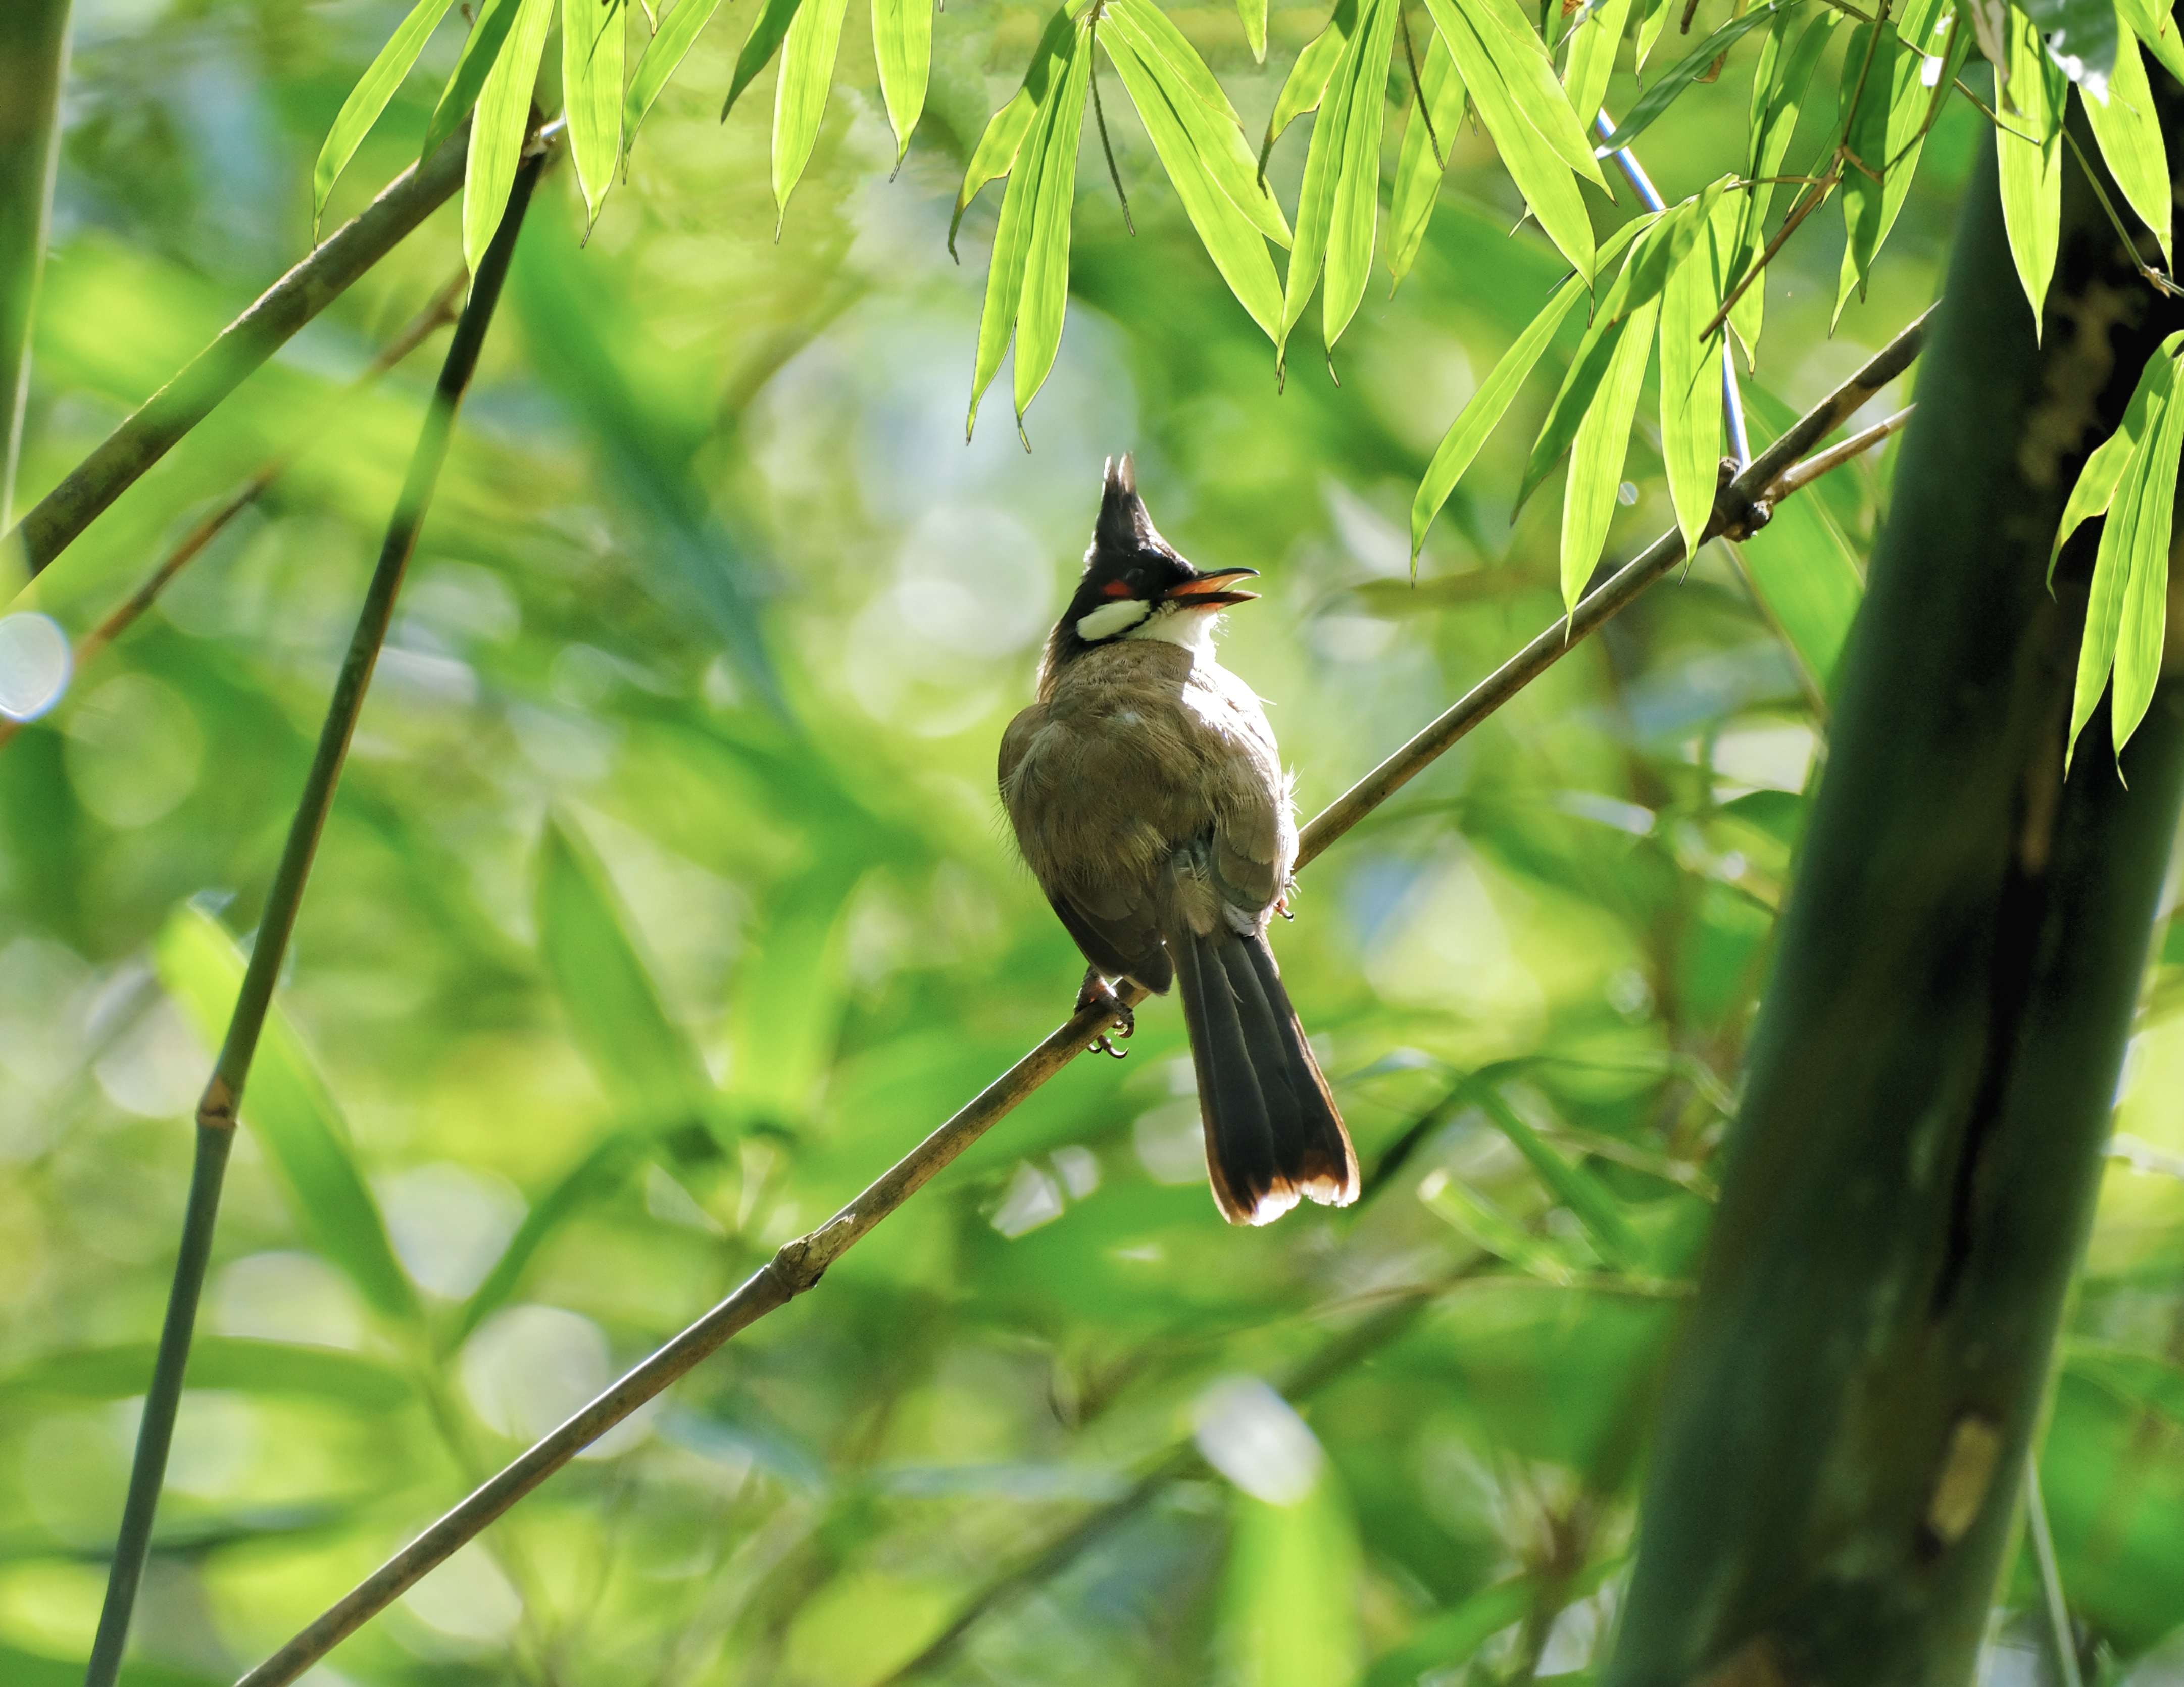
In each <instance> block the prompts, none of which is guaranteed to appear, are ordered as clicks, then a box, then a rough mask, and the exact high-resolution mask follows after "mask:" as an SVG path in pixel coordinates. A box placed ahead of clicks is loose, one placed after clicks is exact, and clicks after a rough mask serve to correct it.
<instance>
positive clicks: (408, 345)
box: [0, 273, 470, 749]
mask: <svg viewBox="0 0 2184 1687" xmlns="http://www.w3.org/2000/svg"><path fill="white" fill-rule="evenodd" d="M469 279H470V278H469V277H468V276H465V275H462V274H460V273H458V274H457V275H456V276H455V277H454V280H452V281H449V282H448V285H447V286H446V287H443V288H442V289H441V290H440V291H439V292H438V293H437V294H436V295H435V296H434V298H433V299H432V303H429V304H427V305H426V307H425V308H424V309H422V310H421V311H419V312H418V313H417V315H415V316H414V317H412V318H411V319H410V320H409V324H408V326H405V327H404V329H403V330H402V331H401V332H400V333H398V334H397V335H396V336H395V337H393V339H392V340H390V341H388V342H387V344H386V345H385V346H384V347H382V348H381V350H380V353H379V355H378V356H376V357H375V358H374V359H372V360H371V363H370V366H369V367H368V368H366V369H365V371H364V372H363V373H362V374H361V375H359V376H357V377H356V379H355V380H354V381H351V382H349V384H348V386H347V387H343V389H342V390H341V391H340V392H339V393H337V394H336V395H335V396H334V397H333V398H332V399H331V400H330V401H329V402H328V403H327V404H326V408H325V409H323V410H321V411H320V413H319V415H317V417H316V418H315V419H314V420H312V421H310V422H309V423H307V424H305V426H304V429H303V431H301V432H300V433H298V435H297V436H296V437H295V439H294V440H293V441H292V443H290V444H289V447H288V448H287V450H285V451H282V452H280V453H278V454H276V455H275V456H274V457H273V458H272V459H271V460H270V461H269V462H267V463H266V464H265V465H264V466H263V467H262V468H260V469H259V470H258V472H257V473H256V474H254V475H253V476H251V477H250V478H249V479H248V480H247V481H245V482H243V483H242V486H240V487H237V489H236V490H235V492H234V493H231V495H230V496H229V498H228V499H227V501H226V503H224V504H221V505H220V507H219V508H218V509H214V510H213V511H212V512H211V513H209V515H206V516H205V517H204V519H203V521H199V522H198V524H197V526H194V527H192V528H191V529H190V531H189V532H187V534H185V535H184V536H183V537H182V539H181V542H180V543H177V544H176V545H175V548H173V549H172V550H170V551H169V552H168V553H167V554H166V555H165V556H164V557H162V558H161V559H160V560H159V566H158V567H156V568H154V569H153V571H151V573H150V574H148V575H147V576H145V579H144V583H143V584H142V585H141V586H139V587H137V588H136V590H135V591H134V592H132V593H130V594H129V596H128V598H127V599H125V600H124V601H123V602H122V604H120V607H118V608H117V609H115V610H114V612H113V613H112V614H111V615H108V616H107V617H106V619H105V620H104V621H101V622H99V624H98V625H97V626H95V627H93V628H92V630H91V631H90V632H86V634H84V636H83V637H81V638H80V639H78V640H77V641H76V647H75V657H74V659H73V660H72V661H71V663H70V672H72V673H79V674H80V673H81V672H82V671H84V667H85V665H86V664H87V663H89V662H90V661H91V660H92V658H94V657H95V656H97V654H99V653H100V652H101V651H103V650H104V649H106V647H107V646H108V645H109V644H111V643H114V640H115V639H117V638H119V637H120V636H121V635H122V634H123V633H125V632H127V631H128V630H129V629H130V627H131V626H134V625H135V624H136V621H137V620H138V619H139V618H140V617H141V616H142V615H143V613H144V611H145V610H148V609H150V608H151V607H152V604H153V602H154V601H155V600H156V599H158V597H159V593H162V592H164V590H166V588H167V585H168V582H170V581H171V580H173V579H174V577H175V576H176V575H177V574H179V573H181V571H182V570H183V569H184V568H185V567H187V565H189V564H190V563H192V562H193V561H194V560H196V559H197V557H198V554H199V553H200V552H202V551H203V549H204V548H205V547H206V546H207V545H209V544H210V543H212V542H213V541H214V539H216V538H218V537H220V534H221V533H222V532H225V531H226V527H227V525H228V524H229V523H230V522H231V521H234V520H235V518H236V517H237V516H238V515H242V512H243V511H244V510H246V509H248V508H249V507H250V506H251V505H252V504H255V503H257V501H258V500H259V498H263V497H264V496H265V493H266V492H267V491H268V490H269V489H270V487H271V486H272V485H273V483H274V482H276V481H277V480H279V479H280V478H281V476H283V475H285V474H287V472H288V470H290V469H292V468H293V467H294V466H295V465H296V460H297V459H298V458H299V457H301V456H302V455H303V454H304V453H305V452H306V451H308V450H309V449H310V448H311V447H312V446H313V445H315V444H316V443H318V441H319V439H320V437H322V436H323V435H324V434H325V432H326V429H327V427H328V426H330V425H331V423H332V421H333V420H334V418H335V417H336V416H337V415H340V414H341V411H342V409H343V406H344V405H346V404H348V402H349V400H350V399H352V398H355V397H356V396H357V395H358V394H359V393H363V392H365V391H366V390H367V389H368V388H370V387H371V386H373V385H374V384H375V383H376V381H378V380H379V378H380V377H381V376H383V375H385V374H386V373H387V370H391V369H393V367H394V365H397V364H398V363H400V362H401V361H402V359H404V358H406V357H408V356H409V354H410V353H412V352H414V351H415V350H416V349H417V348H418V347H419V346H421V345H422V344H423V343H424V342H426V340H428V339H430V338H431V337H432V336H433V335H434V334H436V333H437V332H438V331H440V330H441V329H442V328H443V327H445V326H447V325H448V323H450V322H452V321H454V320H455V316H456V313H457V309H458V306H459V304H460V300H461V298H462V296H463V288H464V287H465V285H466V284H467V283H468V281H469ZM22 730H23V722H22V721H17V720H14V719H0V749H5V748H6V747H7V746H8V743H9V742H10V741H11V740H13V739H14V736H15V735H16V733H18V732H21V731H22Z"/></svg>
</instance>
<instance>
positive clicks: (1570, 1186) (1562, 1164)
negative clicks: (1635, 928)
mask: <svg viewBox="0 0 2184 1687" xmlns="http://www.w3.org/2000/svg"><path fill="white" fill-rule="evenodd" d="M1647 326H1649V327H1650V326H1652V325H1651V324H1648V325H1647ZM1641 343H1642V342H1641ZM1639 362H1640V365H1641V367H1642V366H1643V365H1644V362H1645V359H1644V356H1643V354H1642V353H1641V356H1640V359H1639ZM1632 397H1633V399H1634V401H1635V397H1636V395H1635V393H1634V394H1633V395H1632ZM1474 1093H1475V1094H1477V1095H1478V1098H1479V1105H1481V1106H1482V1107H1483V1108H1485V1111H1486V1116H1487V1117H1489V1118H1490V1119H1491V1120H1493V1121H1494V1122H1495V1125H1496V1127H1498V1128H1499V1129H1500V1130H1501V1132H1502V1135H1504V1136H1506V1137H1507V1138H1508V1139H1509V1141H1510V1144H1511V1145H1512V1146H1513V1147H1514V1148H1515V1149H1516V1150H1517V1151H1518V1153H1519V1154H1521V1155H1524V1158H1525V1160H1526V1161H1529V1163H1530V1165H1531V1167H1532V1170H1533V1171H1534V1172H1536V1173H1537V1174H1538V1176H1539V1179H1540V1181H1541V1183H1544V1184H1546V1186H1547V1189H1549V1190H1550V1191H1551V1192H1552V1194H1553V1195H1554V1197H1555V1199H1556V1200H1558V1201H1560V1202H1561V1203H1562V1204H1563V1205H1564V1206H1566V1207H1568V1209H1569V1210H1570V1212H1571V1214H1572V1215H1573V1216H1574V1217H1575V1218H1576V1219H1577V1221H1578V1222H1579V1223H1580V1224H1582V1225H1584V1226H1585V1233H1586V1234H1587V1235H1588V1236H1590V1237H1591V1239H1592V1243H1593V1246H1594V1248H1595V1249H1596V1250H1597V1251H1598V1253H1599V1255H1600V1256H1601V1258H1602V1259H1603V1260H1606V1261H1607V1262H1608V1263H1609V1264H1611V1265H1617V1266H1624V1267H1630V1266H1635V1265H1637V1264H1638V1263H1639V1262H1640V1261H1641V1259H1642V1258H1643V1257H1644V1254H1645V1250H1644V1247H1643V1246H1642V1244H1641V1243H1640V1242H1639V1240H1638V1238H1637V1236H1636V1235H1635V1233H1633V1232H1632V1230H1631V1228H1630V1221H1629V1220H1627V1219H1626V1218H1624V1216H1623V1209H1622V1208H1621V1207H1619V1206H1618V1205H1616V1202H1615V1198H1614V1197H1613V1195H1611V1194H1608V1193H1607V1188H1606V1186H1605V1185H1603V1184H1602V1183H1601V1181H1600V1179H1599V1178H1596V1177H1594V1176H1593V1175H1592V1173H1591V1172H1588V1171H1586V1170H1585V1168H1584V1167H1583V1166H1573V1165H1571V1164H1570V1163H1569V1162H1568V1161H1567V1160H1564V1159H1563V1157H1562V1155H1559V1154H1557V1153H1556V1152H1555V1150H1553V1149H1552V1148H1550V1147H1549V1146H1548V1145H1547V1144H1546V1142H1545V1141H1544V1140H1543V1139H1541V1136H1540V1133H1538V1132H1537V1131H1535V1130H1534V1129H1533V1128H1532V1127H1531V1126H1530V1125H1529V1124H1527V1123H1526V1122H1524V1118H1523V1116H1521V1115H1519V1114H1518V1111H1517V1110H1516V1109H1515V1108H1513V1107H1512V1106H1511V1105H1509V1103H1508V1101H1507V1100H1506V1099H1505V1098H1504V1097H1503V1095H1502V1093H1501V1091H1499V1090H1497V1089H1495V1088H1491V1087H1490V1086H1485V1085H1480V1086H1477V1087H1476V1088H1475V1091H1474Z"/></svg>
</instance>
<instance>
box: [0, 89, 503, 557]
mask: <svg viewBox="0 0 2184 1687" xmlns="http://www.w3.org/2000/svg"><path fill="white" fill-rule="evenodd" d="M469 149H470V127H469V125H467V124H465V125H464V126H463V127H462V128H460V129H459V130H457V131H455V133H454V135H453V136H449V137H448V140H447V142H445V143H444V144H443V145H442V147H441V148H440V150H439V151H438V152H437V153H433V154H432V157H431V158H429V159H426V160H425V161H424V163H422V164H412V165H410V166H409V169H407V170H404V171H403V172H402V174H401V175H398V176H396V177H395V178H394V180H393V181H390V182H389V183H387V186H386V187H385V188H383V189H382V190H381V192H380V195H379V197H378V198H376V199H374V200H373V201H372V202H371V203H370V204H369V205H368V206H366V207H365V209H363V210H362V211H361V212H359V214H357V215H356V216H354V217H353V218H351V219H350V220H348V222H346V223H344V224H343V225H342V226H341V227H340V228H338V229H337V230H336V231H334V232H333V233H332V234H331V235H329V236H328V237H326V239H325V240H324V241H323V242H320V244H319V245H318V246H317V247H316V248H314V249H313V250H312V252H311V253H310V255H309V257H307V258H305V259H304V260H303V262H301V263H300V264H297V265H296V267H295V268H294V269H292V270H289V271H288V273H287V275H285V276H281V279H280V280H279V281H276V282H274V284H273V285H272V286H271V287H268V288H267V289H266V290H265V292H263V293H261V294H259V297H258V299H257V302H256V303H253V305H252V306H251V307H250V308H249V309H248V310H246V311H244V312H243V313H242V315H240V316H238V317H237V318H236V319H235V320H234V321H232V322H231V323H229V324H228V325H227V326H226V327H225V328H223V329H221V330H220V335H219V337H218V338H216V339H214V341H213V342H212V343H211V344H210V345H209V346H207V347H206V348H204V349H203V351H201V352H199V353H198V354H197V356H196V357H194V358H192V359H191V360H190V361H189V363H188V364H187V365H185V366H184V368H183V369H182V370H181V373H180V374H178V375H176V376H175V377H174V378H173V379H172V380H171V381H168V382H167V384H166V385H165V386H164V387H161V388H160V389H159V391H158V392H156V393H153V395H152V396H151V397H150V398H147V399H146V400H145V401H144V402H143V404H141V405H139V406H138V407H137V409H136V412H135V413H134V414H133V415H131V416H130V417H129V419H128V420H126V421H125V422H123V423H122V424H121V426H119V427H117V428H116V429H114V431H113V432H112V433H110V434H109V435H108V436H107V437H106V439H105V441H104V442H103V443H102V444H100V445H99V447H98V448H97V449H96V450H94V451H93V452H92V454H91V455H90V456H88V457H86V458H85V459H83V461H82V462H81V463H79V464H77V465H76V466H75V468H74V469H72V470H70V471H69V473H68V476H67V477H66V478H65V479H64V480H63V481H62V482H61V483H60V484H59V485H58V486H57V487H54V488H53V490H52V491H51V492H49V493H47V494H46V495H45V497H43V498H41V499H40V500H39V501H38V504H37V505H36V508H35V509H32V510H31V512H30V513H29V514H28V515H25V516H24V517H23V520H22V522H21V524H20V526H17V527H16V528H15V529H14V532H11V533H9V534H8V535H7V536H6V537H4V538H0V557H4V556H5V555H6V554H8V550H9V549H10V548H13V547H16V546H20V551H21V557H22V560H23V563H24V565H25V566H26V567H27V568H28V570H29V571H30V573H31V576H33V577H35V576H36V575H38V574H39V573H41V572H42V571H43V570H44V569H45V567H46V565H47V564H48V563H50V562H52V561H53V559H54V558H55V557H57V556H58V555H59V554H61V553H62V552H63V551H64V550H65V549H67V548H68V546H69V544H70V542H71V541H73V540H74V539H75V538H76V537H77V536H78V535H80V534H81V532H83V530H84V529H85V528H86V527H88V526H90V525H91V524H92V521H95V520H96V519H97V517H98V515H100V513H101V512H102V511H103V510H104V509H105V508H106V507H107V505H109V504H111V503H113V502H114V499H115V498H119V497H120V495H121V494H122V493H124V492H125V491H127V490H128V488H129V487H131V486H132V485H133V484H135V482H136V479H137V477H138V476H141V475H142V474H143V473H144V471H145V470H148V469H149V468H150V467H151V466H152V465H153V464H154V463H156V462H158V461H159V459H160V458H162V457H164V456H165V455H166V454H167V453H168V451H169V450H170V449H171V448H173V447H174V445H175V443H176V442H177V441H179V440H180V439H181V437H182V436H183V435H184V434H186V433H187V432H188V431H190V430H191V429H192V428H193V427H195V426H197V425H198V423H199V422H201V421H203V420H204V419H205V417H206V416H207V415H209V414H211V412H212V409H213V407H214V405H216V404H219V403H220V400H221V399H223V398H226V397H227V395H228V394H229V393H232V392H233V391H234V390H235V389H236V388H237V387H239V386H241V385H242V381H243V380H244V378H245V377H246V376H249V375H250V374H251V373H252V372H253V371H254V370H256V369H257V368H258V366H259V365H260V364H262V363H264V362H265V360H266V359H268V358H270V357H271V356H272V355H273V354H274V353H275V352H276V351H278V350H280V349H281V347H282V346H284V345H286V344H287V342H288V341H289V340H290V339H291V338H292V337H293V336H294V335H295V334H296V332H297V331H298V330H299V329H301V328H302V327H303V326H304V324H306V323H307V322H309V320H311V319H312V318H313V317H315V316H316V315H318V314H319V313H320V311H321V310H324V309H326V306H328V305H329V304H331V303H333V302H334V300H335V299H337V298H340V297H341V295H342V294H343V292H345V291H347V289H348V287H349V286H350V284H351V283H353V282H354V281H356V280H357V278H358V277H359V276H362V275H363V274H364V273H365V271H366V270H369V269H370V268H371V266H372V265H373V264H376V263H377V262H378V261H379V260H380V259H382V258H384V257H385V256H386V255H387V253H389V252H391V251H393V248H395V247H396V246H398V245H399V244H400V243H401V242H402V241H403V239H404V237H406V236H407V235H408V234H409V231H411V230H412V229H414V228H415V227H416V226H417V225H418V224H420V223H421V222H423V221H424V220H425V219H426V217H428V216H430V215H431V214H432V213H433V212H434V211H436V210H437V209H439V208H440V206H441V205H443V203H446V202H447V200H448V198H450V197H451V196H452V195H453V194H454V192H455V190H456V189H457V188H459V187H461V186H462V185H463V172H464V169H465V165H466V164H467V161H468V158H469Z"/></svg>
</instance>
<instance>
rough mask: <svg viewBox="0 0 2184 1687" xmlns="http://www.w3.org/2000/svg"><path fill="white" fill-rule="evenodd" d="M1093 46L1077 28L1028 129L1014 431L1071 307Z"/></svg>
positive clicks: (1040, 381) (1036, 390) (1058, 347)
mask: <svg viewBox="0 0 2184 1687" xmlns="http://www.w3.org/2000/svg"><path fill="white" fill-rule="evenodd" d="M1091 78H1092V49H1091V45H1090V42H1089V41H1088V40H1087V39H1086V38H1085V36H1084V35H1083V34H1079V35H1078V36H1077V37H1076V39H1075V40H1074V42H1073V44H1072V46H1071V48H1070V54H1069V64H1068V69H1067V75H1063V76H1061V77H1060V78H1057V79H1056V83H1055V97H1054V98H1053V99H1052V100H1050V102H1049V103H1048V109H1047V111H1046V113H1045V122H1044V123H1043V124H1042V125H1040V128H1039V130H1037V131H1034V138H1035V140H1036V141H1037V142H1038V143H1039V153H1038V156H1037V158H1036V159H1035V160H1034V163H1035V167H1036V170H1037V174H1038V179H1039V198H1038V199H1037V200H1036V201H1035V202H1034V205H1033V208H1032V223H1031V229H1030V231H1029V234H1028V238H1027V239H1026V242H1025V245H1024V263H1023V300H1022V303H1021V304H1020V305H1019V306H1018V307H1017V354H1016V380H1015V387H1016V392H1015V398H1016V409H1017V433H1018V435H1019V436H1021V435H1022V432H1023V418H1024V412H1025V411H1026V410H1028V409H1030V408H1031V401H1032V400H1033V399H1034V398H1036V397H1038V396H1039V388H1040V387H1043V386H1044V385H1045V383H1046V377H1047V373H1048V371H1049V370H1051V369H1052V368H1053V367H1054V355H1055V354H1056V352H1058V351H1060V350H1061V323H1062V318H1063V317H1064V316H1065V315H1067V312H1068V309H1069V212H1070V208H1071V206H1072V205H1073V204H1074V203H1076V198H1077V142H1078V136H1080V135H1081V134H1082V133H1083V132H1084V102H1085V97H1086V95H1087V93H1088V92H1089V89H1090V86H1091Z"/></svg>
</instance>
